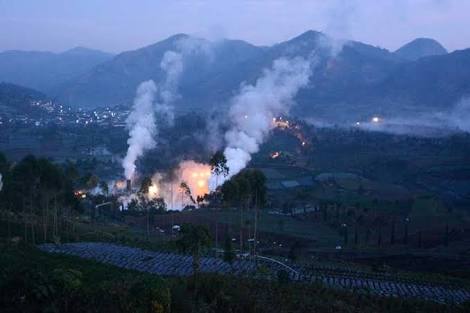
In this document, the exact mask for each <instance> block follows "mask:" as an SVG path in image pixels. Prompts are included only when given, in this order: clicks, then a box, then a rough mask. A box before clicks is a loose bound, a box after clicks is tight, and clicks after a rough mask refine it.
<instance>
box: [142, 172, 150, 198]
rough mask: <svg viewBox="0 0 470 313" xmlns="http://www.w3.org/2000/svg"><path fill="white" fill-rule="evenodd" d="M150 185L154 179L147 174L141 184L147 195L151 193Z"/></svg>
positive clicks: (143, 191)
mask: <svg viewBox="0 0 470 313" xmlns="http://www.w3.org/2000/svg"><path fill="white" fill-rule="evenodd" d="M150 186H152V180H151V179H150V177H148V176H146V177H144V179H142V183H141V184H140V190H139V191H140V192H141V193H143V194H145V195H147V194H148V193H149V189H150Z"/></svg>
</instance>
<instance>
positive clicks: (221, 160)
mask: <svg viewBox="0 0 470 313" xmlns="http://www.w3.org/2000/svg"><path fill="white" fill-rule="evenodd" d="M209 164H210V166H211V172H212V173H213V174H214V175H215V179H216V185H218V178H219V175H223V176H227V175H228V172H229V168H228V166H227V158H225V155H224V153H223V152H222V151H217V152H216V153H214V155H213V156H212V158H211V159H210V161H209Z"/></svg>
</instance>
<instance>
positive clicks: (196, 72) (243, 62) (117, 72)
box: [57, 34, 265, 107]
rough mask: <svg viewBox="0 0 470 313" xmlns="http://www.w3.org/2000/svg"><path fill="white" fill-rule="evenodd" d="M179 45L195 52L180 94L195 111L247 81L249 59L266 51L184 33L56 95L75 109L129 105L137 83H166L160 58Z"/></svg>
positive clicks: (189, 59)
mask: <svg viewBox="0 0 470 313" xmlns="http://www.w3.org/2000/svg"><path fill="white" fill-rule="evenodd" d="M181 45H183V46H184V45H192V46H193V47H186V49H188V50H194V51H193V52H192V53H190V55H189V56H188V57H187V58H186V59H185V64H184V68H185V70H184V73H183V75H182V78H181V82H180V90H179V91H180V92H181V94H182V96H183V97H182V99H181V101H182V102H185V101H188V102H192V104H193V105H196V106H197V104H198V103H200V102H208V101H209V102H210V101H211V100H212V99H214V95H217V96H218V97H216V98H220V97H227V96H229V95H230V94H231V93H232V92H233V90H234V89H236V88H238V85H239V83H240V82H241V81H243V80H246V79H247V72H249V69H250V68H251V67H252V64H251V63H249V62H248V60H253V59H257V58H258V57H259V56H261V54H262V53H263V51H264V50H265V49H264V48H260V47H255V46H253V45H251V44H248V43H246V42H244V41H239V40H223V41H220V42H215V43H211V42H209V41H206V40H204V39H198V38H192V37H189V36H187V35H184V34H180V35H175V36H172V37H170V38H167V39H165V40H163V41H160V42H157V43H155V44H153V45H150V46H147V47H144V48H141V49H137V50H134V51H128V52H124V53H121V54H119V55H117V56H116V57H114V58H113V59H112V60H110V61H108V62H104V63H102V64H100V65H98V66H96V67H95V68H93V69H92V70H90V71H89V72H87V73H85V74H83V75H81V76H79V77H77V78H76V79H74V80H71V81H69V82H67V83H65V84H63V85H62V86H60V88H59V89H58V91H59V92H58V94H57V95H58V97H59V98H60V99H61V100H62V101H64V102H66V103H70V104H72V105H75V106H83V107H96V106H108V105H116V104H128V103H130V102H131V101H132V99H133V97H134V95H135V90H136V87H137V86H138V84H139V83H141V82H142V81H144V80H148V79H154V80H155V81H157V82H159V81H161V80H162V79H163V78H164V77H163V72H162V70H161V68H160V63H161V60H162V58H163V55H164V54H165V52H167V51H168V50H175V51H180V50H179V49H180V46H181ZM198 47H199V48H201V49H198ZM207 49H208V50H207ZM207 51H208V52H207ZM206 52H207V55H206Z"/></svg>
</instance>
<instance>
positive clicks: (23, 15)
mask: <svg viewBox="0 0 470 313" xmlns="http://www.w3.org/2000/svg"><path fill="white" fill-rule="evenodd" d="M469 16H470V0H284V1H281V0H205V1H204V0H199V1H196V0H0V51H1V50H9V49H21V50H51V51H62V50H65V49H68V48H71V47H74V46H86V47H90V48H96V49H101V50H106V51H110V52H120V51H124V50H130V49H136V48H139V47H142V46H145V45H148V44H151V43H154V42H156V41H159V40H161V39H164V38H166V37H168V36H170V35H172V34H175V33H189V34H193V35H198V36H201V37H205V38H209V39H216V38H220V37H227V38H234V39H244V40H247V41H249V42H252V43H255V44H272V43H275V42H279V41H283V40H286V39H288V38H290V37H293V36H296V35H298V34H300V33H302V32H304V31H305V30H308V29H314V30H319V31H324V32H326V33H329V34H331V35H334V36H336V37H341V38H344V39H354V40H360V41H364V42H367V43H370V44H373V45H377V46H381V47H384V48H387V49H390V50H395V49H396V48H398V47H400V46H401V45H402V44H403V43H405V42H407V41H410V40H411V39H414V38H416V37H432V38H435V39H437V40H438V41H440V42H441V43H442V44H443V45H444V46H445V47H446V48H448V49H449V50H455V49H463V48H467V47H470V18H469Z"/></svg>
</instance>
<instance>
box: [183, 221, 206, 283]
mask: <svg viewBox="0 0 470 313" xmlns="http://www.w3.org/2000/svg"><path fill="white" fill-rule="evenodd" d="M180 236H181V237H180V238H179V239H178V241H177V245H178V247H179V248H180V250H181V251H183V252H189V253H191V255H192V257H193V275H194V276H197V275H198V274H199V271H200V268H201V254H202V253H203V252H204V250H206V249H207V248H209V247H210V246H211V243H212V240H211V236H210V234H209V230H208V229H207V227H206V226H201V225H193V224H183V226H181V232H180Z"/></svg>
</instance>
